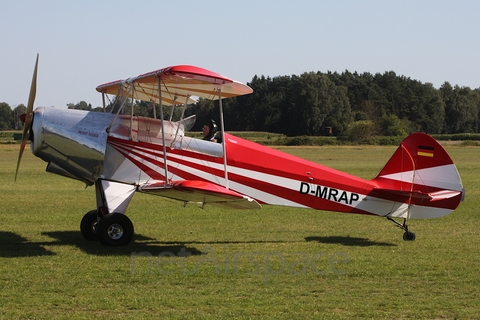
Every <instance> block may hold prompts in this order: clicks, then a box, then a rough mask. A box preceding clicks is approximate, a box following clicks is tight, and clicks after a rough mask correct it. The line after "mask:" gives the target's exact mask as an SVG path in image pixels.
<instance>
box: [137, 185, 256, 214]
mask: <svg viewBox="0 0 480 320" xmlns="http://www.w3.org/2000/svg"><path fill="white" fill-rule="evenodd" d="M137 190H138V191H139V192H144V193H150V194H154V195H158V196H162V197H166V198H171V199H175V200H180V201H188V202H198V203H202V204H209V205H213V206H217V207H222V208H229V209H260V208H261V206H260V204H258V202H257V201H255V200H254V199H252V198H250V197H247V196H244V195H242V194H240V193H237V192H235V191H232V190H229V189H226V188H224V187H222V186H219V185H216V184H213V183H210V182H206V181H197V180H182V181H175V182H173V183H171V184H168V185H167V184H165V182H164V181H158V182H153V183H147V184H144V185H141V186H138V188H137Z"/></svg>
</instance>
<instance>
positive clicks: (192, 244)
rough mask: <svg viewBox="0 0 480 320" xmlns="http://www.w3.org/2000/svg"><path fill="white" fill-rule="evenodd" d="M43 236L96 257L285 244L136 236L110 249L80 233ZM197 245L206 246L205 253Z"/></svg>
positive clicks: (58, 244) (191, 253) (183, 253)
mask: <svg viewBox="0 0 480 320" xmlns="http://www.w3.org/2000/svg"><path fill="white" fill-rule="evenodd" d="M42 235H45V236H48V237H50V238H53V239H56V241H52V242H46V243H42V245H51V246H63V245H70V246H76V247H77V248H79V249H80V250H82V251H84V252H86V253H88V254H95V255H132V254H133V253H140V252H148V253H149V254H152V255H153V256H155V255H159V254H166V253H168V254H173V255H176V256H180V255H186V256H189V255H202V254H207V253H208V251H210V249H209V248H208V245H222V244H224V245H229V244H244V243H259V244H262V243H284V242H285V241H283V240H254V241H236V240H225V241H158V240H157V239H154V238H150V237H146V236H143V235H141V234H134V236H133V241H132V242H131V243H130V244H129V245H128V246H119V247H108V246H102V245H100V244H99V243H98V242H97V241H86V240H85V239H84V238H83V236H82V234H81V233H80V232H79V231H53V232H44V233H42ZM196 245H202V246H206V248H207V249H205V250H204V251H207V252H203V251H202V250H200V249H199V248H197V247H196Z"/></svg>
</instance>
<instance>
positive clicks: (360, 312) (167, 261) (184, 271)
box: [0, 145, 480, 319]
mask: <svg viewBox="0 0 480 320" xmlns="http://www.w3.org/2000/svg"><path fill="white" fill-rule="evenodd" d="M277 148H278V149H281V150H283V151H286V152H289V153H292V154H296V155H298V156H301V157H304V158H308V159H310V160H313V161H316V162H320V163H323V164H325V165H328V166H330V167H334V168H337V169H340V170H344V171H347V172H349V173H352V174H356V175H359V176H362V177H364V178H372V177H374V176H375V174H376V173H378V171H379V170H380V169H381V167H382V166H383V165H384V163H385V162H386V161H387V160H388V158H389V157H390V156H391V154H392V153H393V151H394V150H395V147H379V146H373V147H372V146H360V147H343V146H341V147H339V146H335V147H320V148H319V147H277ZM447 150H448V151H449V152H450V154H451V156H452V158H453V159H454V160H455V161H456V163H457V166H458V169H459V172H460V174H461V176H462V178H463V181H464V186H465V189H466V191H467V196H466V200H465V202H463V203H462V204H461V205H460V207H459V208H458V209H457V210H456V211H455V212H454V213H452V214H450V215H448V216H446V217H444V218H440V219H434V220H412V221H411V222H410V228H411V229H412V230H413V231H414V232H415V233H416V234H417V240H416V241H414V242H404V241H403V240H402V231H401V230H400V229H398V228H395V227H394V226H393V225H392V224H391V223H389V222H388V221H386V220H385V219H382V218H376V217H368V216H358V215H349V214H340V213H330V212H321V211H313V210H304V209H292V208H284V207H267V206H264V208H263V209H262V210H255V211H225V210H218V209H215V208H212V207H206V208H205V209H203V210H202V209H201V208H198V207H196V206H187V207H185V208H184V207H183V206H182V204H180V203H178V202H175V201H172V200H168V199H163V198H159V197H151V196H148V195H143V194H137V195H135V197H134V198H133V200H132V203H131V204H130V207H129V209H128V211H127V214H128V215H129V217H130V218H131V219H132V221H133V223H134V225H135V231H136V236H135V239H134V242H133V243H132V244H131V245H129V246H127V247H122V248H107V247H102V246H101V245H100V244H98V243H96V242H88V241H86V240H84V239H83V238H82V236H81V234H80V231H79V223H80V219H81V218H82V216H83V214H84V213H86V212H87V211H89V210H91V209H92V208H93V207H94V206H95V192H94V189H93V188H86V189H85V188H84V187H83V185H82V184H81V183H79V182H76V181H73V180H69V179H65V178H62V177H58V176H55V175H51V174H47V173H45V172H44V168H45V163H44V162H42V161H41V160H40V159H38V158H35V157H34V156H33V155H31V154H30V153H29V152H28V150H27V151H26V152H25V154H24V159H23V162H22V164H21V167H20V173H19V178H18V180H17V182H16V183H13V176H14V172H15V165H16V157H17V155H18V145H0V205H1V206H0V226H1V228H0V288H1V289H0V319H12V318H13V319H15V318H19V319H20V318H21V319H27V318H28V319H54V318H60V319H67V318H68V319H91V318H94V317H95V318H98V319H111V318H127V319H133V318H135V319H137V318H145V319H148V318H151V319H158V318H187V319H188V318H191V319H210V318H240V319H250V318H270V319H291V318H300V319H301V318H311V319H313V318H315V319H316V318H329V319H330V318H332V319H344V318H384V319H398V318H440V319H453V318H461V319H468V318H472V319H473V318H477V317H478V314H480V297H479V293H478V287H479V285H480V277H479V271H478V267H479V265H480V257H479V253H478V248H479V245H480V237H479V231H478V225H479V214H478V208H479V207H480V200H479V199H480V194H479V193H480V192H479V188H478V186H479V182H480V181H479V180H480V175H479V169H480V162H479V161H478V159H479V157H480V148H477V147H460V146H448V147H447Z"/></svg>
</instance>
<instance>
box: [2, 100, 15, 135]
mask: <svg viewBox="0 0 480 320" xmlns="http://www.w3.org/2000/svg"><path fill="white" fill-rule="evenodd" d="M9 129H13V112H12V109H11V108H10V106H9V105H8V103H6V102H0V130H9Z"/></svg>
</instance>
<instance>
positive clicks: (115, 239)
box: [96, 213, 134, 247]
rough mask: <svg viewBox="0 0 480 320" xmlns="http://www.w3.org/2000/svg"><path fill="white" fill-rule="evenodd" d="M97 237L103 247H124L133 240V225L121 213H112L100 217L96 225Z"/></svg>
mask: <svg viewBox="0 0 480 320" xmlns="http://www.w3.org/2000/svg"><path fill="white" fill-rule="evenodd" d="M96 229H97V237H98V240H99V241H100V243H101V244H103V245H105V246H111V247H117V246H126V245H127V244H129V243H130V241H132V238H133V232H134V230H133V224H132V221H130V219H129V218H128V217H127V216H126V215H124V214H121V213H114V214H110V215H108V216H105V217H102V218H101V219H100V221H99V222H98V223H97V228H96Z"/></svg>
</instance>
